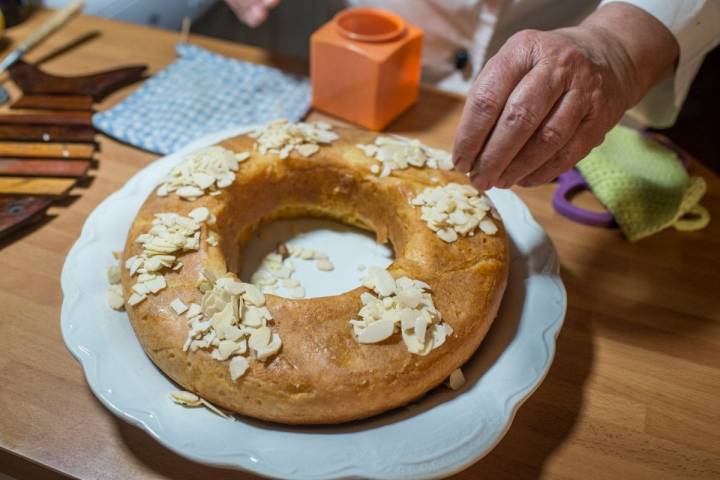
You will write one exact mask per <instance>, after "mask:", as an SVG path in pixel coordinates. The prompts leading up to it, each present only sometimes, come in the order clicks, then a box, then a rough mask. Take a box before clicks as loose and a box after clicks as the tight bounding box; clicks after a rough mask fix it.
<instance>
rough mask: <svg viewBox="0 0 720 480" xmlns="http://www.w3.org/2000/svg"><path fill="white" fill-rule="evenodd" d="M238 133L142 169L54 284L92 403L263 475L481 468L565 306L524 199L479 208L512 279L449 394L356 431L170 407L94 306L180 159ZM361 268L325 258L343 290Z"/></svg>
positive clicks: (119, 318)
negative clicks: (492, 226) (506, 250)
mask: <svg viewBox="0 0 720 480" xmlns="http://www.w3.org/2000/svg"><path fill="white" fill-rule="evenodd" d="M247 128H248V127H245V128H244V129H243V128H236V129H231V130H228V131H224V132H220V133H218V134H215V135H212V136H209V137H206V138H203V139H201V140H199V141H197V142H194V143H193V144H192V145H190V146H188V147H187V148H186V149H184V150H183V151H181V152H178V153H177V154H174V155H170V156H168V157H165V158H162V159H160V160H158V161H156V162H154V163H153V164H151V165H149V166H148V167H147V168H145V169H143V170H142V171H141V172H139V173H138V174H137V175H135V176H134V177H133V178H132V179H131V180H130V181H129V182H128V183H127V184H126V185H125V186H124V187H123V188H122V189H121V190H120V191H118V192H115V193H114V194H112V195H110V196H109V197H108V198H107V199H106V200H105V201H103V202H102V203H101V204H100V205H99V206H98V207H97V208H96V209H95V211H93V212H92V214H91V215H90V216H89V217H88V219H87V221H86V222H85V226H84V227H83V230H82V233H81V235H80V238H79V239H78V241H77V242H76V243H75V245H74V246H73V248H72V250H71V251H70V253H69V254H68V256H67V259H66V261H65V265H64V268H63V272H62V288H63V292H64V301H63V305H62V317H61V323H62V333H63V337H64V339H65V343H66V344H67V346H68V348H69V349H70V351H71V352H72V354H73V355H74V356H75V357H76V358H77V359H78V360H79V361H80V363H81V364H82V366H83V369H84V371H85V376H86V378H87V381H88V384H89V385H90V388H91V389H92V391H93V393H95V395H96V396H97V397H98V398H99V399H100V401H102V403H103V404H104V405H105V406H106V407H107V408H109V409H110V410H111V411H112V412H113V413H114V414H116V415H118V416H119V417H120V418H122V419H124V420H126V421H128V422H130V423H132V424H133V425H136V426H138V427H140V428H142V429H144V430H145V431H147V432H148V433H149V434H150V435H152V436H153V437H155V438H156V439H157V440H158V441H159V442H160V443H162V444H163V445H165V446H166V447H168V448H170V449H171V450H173V451H175V452H177V453H178V454H180V455H182V456H185V457H187V458H190V459H192V460H195V461H197V462H201V463H206V464H211V465H216V466H223V467H232V468H238V469H244V470H249V471H252V472H255V473H257V474H261V475H266V476H270V477H278V478H305V479H325V478H339V477H343V478H346V477H361V478H385V479H410V478H412V479H420V478H436V477H440V476H445V475H449V474H451V473H454V472H457V471H459V470H462V469H464V468H466V467H467V466H469V465H470V464H472V463H473V462H475V461H477V460H478V459H480V458H481V457H483V456H484V455H485V454H487V453H488V452H489V451H490V450H491V449H492V448H493V447H494V446H495V445H496V444H497V443H498V442H499V441H500V439H501V438H502V436H503V435H504V434H505V432H506V431H507V429H508V428H509V426H510V423H511V421H512V419H513V416H514V414H515V411H516V410H517V408H518V407H519V406H520V404H522V402H523V401H524V400H525V399H526V398H527V397H528V396H529V395H530V394H531V393H532V392H533V391H534V390H535V388H537V386H538V385H539V384H540V382H541V381H542V379H543V377H544V376H545V374H546V372H547V371H548V368H549V366H550V363H551V361H552V358H553V355H554V352H555V337H556V336H557V333H558V331H559V329H560V327H561V325H562V321H563V318H564V316H565V306H566V297H565V289H564V287H563V284H562V281H561V280H560V277H559V276H558V261H557V256H556V253H555V250H554V248H553V246H552V244H551V242H550V240H549V239H548V237H547V236H546V235H545V233H544V232H543V231H542V229H541V228H540V227H539V226H538V225H537V223H535V221H534V220H533V219H532V217H531V215H530V213H529V211H528V209H527V207H526V206H525V205H524V204H523V203H522V201H521V200H520V199H519V198H518V197H517V196H516V195H515V194H513V193H512V192H510V191H507V190H494V191H491V192H490V193H489V196H490V197H491V199H492V200H493V201H494V202H495V205H496V207H497V209H498V210H499V211H500V214H501V215H502V217H503V219H504V222H505V226H506V228H507V231H508V233H509V235H510V238H511V240H512V241H511V244H512V245H511V246H512V251H511V267H510V280H509V283H508V287H507V292H506V294H505V297H504V301H503V305H502V308H501V311H500V314H499V317H498V319H497V320H496V321H495V323H494V324H493V326H492V328H491V330H490V332H489V334H488V336H487V338H486V339H485V341H484V342H483V344H482V345H481V347H480V349H479V350H478V352H477V353H476V354H475V356H474V357H473V358H472V359H471V360H470V361H469V362H468V364H467V365H466V366H465V367H464V369H463V370H464V372H465V375H466V377H467V379H468V382H467V384H466V386H465V387H464V388H463V389H461V390H460V391H457V392H453V391H450V390H447V389H443V388H441V389H437V390H436V391H433V392H431V393H430V394H429V395H427V396H426V397H425V398H424V399H422V400H421V401H419V402H418V403H416V404H414V405H411V406H409V407H407V408H403V409H398V410H395V411H392V412H389V413H386V414H384V415H381V416H378V417H375V418H372V419H369V420H366V421H360V422H353V423H349V424H345V425H340V426H335V427H311V428H293V427H284V426H279V425H274V424H269V423H263V422H258V421H253V420H249V419H237V420H232V419H222V418H220V417H218V416H216V415H214V414H212V413H210V412H209V411H207V410H204V409H185V408H182V407H180V406H177V405H175V404H173V403H171V402H170V401H169V400H168V398H167V394H168V393H169V392H170V391H173V390H177V389H178V387H177V386H176V385H174V384H173V383H172V382H171V381H170V380H168V378H167V377H165V376H164V375H163V374H162V373H161V372H160V371H159V370H158V369H157V368H156V367H155V366H154V364H153V363H152V362H151V361H150V360H149V359H148V357H147V356H146V355H145V353H144V352H143V350H142V348H141V347H140V344H139V343H138V341H137V339H136V337H135V335H134V333H133V331H132V328H131V327H130V324H129V322H128V320H127V316H126V314H125V313H118V312H113V311H111V310H110V309H109V308H108V307H107V306H106V305H105V290H106V286H107V282H106V279H105V268H106V267H107V266H109V265H110V264H111V263H112V261H113V260H112V257H111V252H112V251H114V250H120V249H121V248H122V245H123V243H124V240H125V235H126V234H127V231H128V228H129V226H130V223H131V221H132V219H133V217H134V216H135V214H136V212H137V210H138V209H139V207H140V205H141V204H142V202H143V201H144V200H145V198H146V196H147V195H148V194H149V193H150V192H151V190H152V189H153V188H154V186H155V185H156V184H157V183H158V181H159V180H160V179H161V178H162V177H163V176H164V175H165V174H166V172H168V171H169V169H170V168H171V167H172V166H173V165H175V164H177V163H178V162H179V161H180V160H181V157H182V156H183V155H184V153H186V152H187V151H190V150H193V149H196V148H199V147H201V146H205V145H211V144H214V143H216V142H218V141H219V140H221V139H223V138H227V137H228V136H231V135H234V134H238V133H241V132H243V131H247ZM321 226H322V225H321ZM317 235H321V236H320V237H318V239H322V238H324V237H322V235H330V236H332V235H345V236H344V237H343V238H344V239H345V240H343V241H342V242H338V241H337V240H338V238H335V237H333V238H335V242H334V243H333V242H332V238H331V241H330V242H329V243H326V244H325V245H323V246H322V247H319V248H321V249H323V250H325V251H328V250H329V253H330V255H331V258H334V257H338V256H342V255H339V254H336V253H334V250H333V249H337V248H341V247H342V244H343V243H344V242H345V241H347V242H359V243H357V245H359V247H358V248H359V249H361V250H363V249H364V251H365V253H363V255H364V257H363V258H364V259H365V260H363V261H367V262H371V263H368V265H369V264H373V263H372V262H375V263H374V264H383V262H386V263H387V262H388V261H389V260H387V259H386V258H385V260H383V258H384V253H383V252H382V251H380V250H375V251H373V248H372V246H371V244H369V243H368V242H367V241H366V239H365V240H364V239H362V238H360V237H362V235H355V234H352V233H351V234H347V233H343V232H342V231H340V232H338V231H332V229H331V230H329V231H328V233H326V234H322V233H317ZM303 238H304V237H303ZM328 238H329V237H328ZM310 240H311V239H310ZM310 240H308V239H307V238H305V239H304V240H303V241H308V242H310ZM310 243H312V242H310ZM362 245H365V246H364V247H363V246H362ZM316 248H317V247H316ZM357 251H358V249H355V250H354V252H357ZM338 252H339V250H338ZM347 257H352V255H347ZM359 261H360V260H352V261H348V262H346V264H345V263H342V262H340V263H338V261H337V260H336V266H337V268H336V270H337V271H338V272H340V273H338V274H343V273H342V272H344V275H345V277H347V278H346V280H345V281H347V282H350V283H349V284H348V285H349V286H352V282H354V281H356V280H354V278H356V276H357V275H358V272H356V271H354V270H353V268H354V266H353V262H355V263H358V262H359ZM298 270H300V269H298ZM348 278H349V280H348ZM343 288H344V287H343ZM341 290H342V288H341ZM308 293H310V294H314V295H316V294H319V293H325V292H308ZM335 293H337V292H335Z"/></svg>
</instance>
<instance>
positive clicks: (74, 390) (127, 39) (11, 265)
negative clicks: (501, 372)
mask: <svg viewBox="0 0 720 480" xmlns="http://www.w3.org/2000/svg"><path fill="white" fill-rule="evenodd" d="M41 18H43V15H40V16H38V17H36V18H32V19H30V20H29V21H28V22H27V23H25V24H23V25H21V26H19V27H15V28H13V29H11V30H10V31H9V35H10V37H11V38H14V39H18V38H22V37H23V36H24V35H26V34H27V32H28V31H30V30H31V29H32V28H34V27H35V26H36V25H37V23H38V22H39V21H40V19H41ZM93 30H99V31H100V32H101V36H100V37H99V38H97V39H96V40H94V41H93V42H89V43H88V44H86V45H82V46H80V47H79V48H77V49H76V50H74V51H73V52H72V55H70V54H68V55H62V56H60V57H57V58H55V59H53V60H52V61H51V62H48V64H47V66H46V68H47V70H48V71H51V72H58V73H64V74H68V75H70V74H79V73H90V72H93V71H97V70H98V69H106V68H113V67H115V66H117V65H123V64H127V63H128V62H143V63H147V64H149V65H150V67H151V71H157V70H158V69H160V68H162V67H164V66H166V65H167V64H168V63H170V62H171V61H173V59H174V58H175V53H174V52H175V51H174V46H175V43H176V42H177V39H178V36H177V34H176V33H173V32H166V31H160V30H152V29H149V28H146V27H142V26H136V25H129V24H124V23H122V24H121V23H115V22H111V21H107V20H103V19H99V18H94V17H79V18H77V19H75V20H73V21H72V22H71V23H70V24H68V26H67V27H66V28H65V29H63V30H61V31H59V32H57V33H56V34H55V35H53V36H52V37H51V38H49V39H48V40H47V41H46V42H45V43H43V44H42V45H40V46H39V47H38V48H37V50H34V51H33V52H31V53H30V54H29V55H28V57H29V59H30V61H34V59H36V58H41V57H42V56H43V55H46V54H47V52H49V51H52V50H54V49H55V48H58V47H59V46H61V45H63V44H65V43H68V42H71V41H72V40H74V39H75V38H77V37H78V36H80V35H82V34H85V33H86V32H88V31H93ZM191 39H192V41H193V43H196V44H199V45H201V46H204V47H207V48H210V49H212V50H214V51H216V52H218V53H221V54H225V55H230V56H233V57H236V58H241V59H244V60H247V61H252V62H257V63H265V64H273V65H277V66H282V67H286V68H288V69H289V70H292V71H295V72H297V71H302V65H300V66H299V67H298V64H297V63H291V62H286V61H282V60H279V59H277V58H273V57H270V56H268V55H267V54H266V53H265V52H263V51H261V50H257V49H251V48H247V47H243V46H241V45H238V44H231V43H226V42H221V41H217V40H211V39H207V38H202V37H191ZM99 52H102V53H99ZM132 88H134V86H133V87H132ZM129 90H130V89H125V90H123V91H122V92H118V93H116V94H113V95H111V96H110V97H109V98H108V99H107V101H106V102H103V104H102V105H101V106H100V107H99V108H100V109H101V110H102V109H104V108H107V107H109V106H110V105H112V104H113V103H114V102H116V101H118V100H119V99H120V98H122V97H124V96H125V95H127V94H128V92H129ZM462 101H463V99H462V98H459V97H454V96H451V95H447V94H442V93H437V92H435V91H433V90H429V89H423V90H422V91H421V94H420V98H419V101H418V104H417V105H415V106H414V107H412V108H411V109H410V110H409V111H408V112H406V113H405V114H404V115H403V116H401V117H400V118H399V119H398V120H397V121H396V122H394V123H392V124H391V125H390V127H389V129H388V131H390V132H393V133H398V134H402V135H408V136H413V137H418V138H420V139H422V140H423V141H425V142H427V143H428V144H430V145H432V146H436V147H442V148H449V147H450V146H451V145H452V136H453V133H454V129H455V126H456V125H457V122H458V119H459V117H460V113H461V111H462V105H463V103H462ZM311 118H312V119H320V118H324V117H322V116H321V115H317V114H312V115H311ZM100 143H101V146H102V152H101V153H100V154H99V157H100V159H101V161H100V168H99V169H98V171H97V178H96V179H95V181H94V182H93V184H92V185H91V187H90V188H88V189H86V190H83V194H82V195H81V196H80V197H79V198H78V199H77V201H75V202H74V203H72V204H71V205H70V206H68V207H63V208H57V207H52V208H51V209H50V211H49V213H50V214H51V215H56V217H55V218H53V219H52V220H51V221H49V222H47V223H46V224H44V225H42V227H41V228H38V229H36V230H33V231H32V232H29V233H28V234H26V235H25V236H24V237H23V238H22V239H21V240H20V241H15V242H13V243H11V244H8V245H5V246H4V248H2V249H1V250H0V272H1V273H0V312H1V313H0V385H1V386H2V387H0V407H2V408H0V447H2V448H3V449H5V450H6V451H9V452H12V453H14V454H15V455H18V456H19V457H24V458H26V459H28V463H30V462H35V463H37V464H40V465H44V466H46V468H47V469H48V471H50V470H51V469H54V470H57V471H60V472H63V473H65V474H68V475H72V476H74V477H79V478H87V479H94V478H103V479H113V480H114V479H118V480H119V479H122V480H125V479H130V478H132V479H135V478H143V479H160V478H161V479H180V480H184V479H188V480H189V479H197V478H222V479H250V478H255V477H254V476H252V475H249V474H244V473H240V472H233V471H230V470H226V469H218V468H210V467H206V466H203V465H199V464H196V463H194V462H191V461H189V460H186V459H183V458H181V457H179V456H177V455H175V454H173V453H172V452H170V451H169V450H167V449H165V448H164V447H162V446H160V444H158V443H157V442H156V441H155V440H153V439H152V438H151V437H150V436H149V435H147V434H145V433H144V432H142V431H140V430H138V429H137V428H135V427H133V426H130V425H128V424H127V423H125V422H124V421H122V420H119V419H117V418H116V417H115V416H114V415H112V414H111V413H110V412H109V411H108V410H107V409H105V407H103V406H102V405H101V404H100V402H98V401H97V400H96V399H95V397H94V396H93V394H92V393H91V392H90V391H89V389H88V387H87V384H86V382H85V379H84V377H83V374H82V371H81V369H80V366H79V364H78V363H77V362H76V361H75V359H74V358H73V357H72V356H71V355H70V354H69V353H68V351H67V349H66V348H65V346H64V344H63V341H62V338H61V336H60V328H59V318H60V305H61V303H62V293H61V291H60V281H59V278H60V271H61V269H62V265H63V261H64V259H65V256H66V254H67V252H68V250H69V249H70V247H71V246H72V244H73V242H75V240H76V239H77V238H78V235H79V233H80V230H81V228H82V224H83V222H84V221H85V219H86V218H87V216H88V215H89V214H90V212H91V211H92V210H93V209H94V208H95V207H96V206H97V205H98V204H99V203H100V202H101V201H102V200H104V199H105V198H106V197H107V196H108V195H109V194H110V193H112V192H114V191H116V190H117V189H119V188H120V187H122V185H123V184H124V183H125V182H126V181H127V180H128V179H129V178H130V177H131V176H132V175H134V174H135V173H136V172H137V171H138V170H139V169H140V168H142V167H144V166H146V165H148V164H149V163H150V162H152V161H153V159H155V158H156V157H154V156H152V155H150V154H148V153H145V152H141V151H139V150H136V149H132V148H128V147H127V146H125V145H122V144H119V143H117V142H115V141H113V140H110V139H107V138H104V137H102V138H101V140H100ZM691 171H692V173H694V174H700V175H703V176H704V177H705V179H706V180H707V183H708V193H707V195H706V198H705V199H704V200H703V204H704V205H705V206H706V207H708V208H709V209H710V211H711V214H713V215H714V220H713V221H712V222H711V223H710V226H709V227H708V228H707V229H706V230H704V231H700V232H693V233H679V232H676V231H674V230H667V231H664V232H661V233H659V234H657V235H654V236H652V237H650V238H647V239H644V240H641V241H640V242H638V243H635V244H631V243H628V242H627V241H626V240H624V239H623V237H622V236H621V235H620V234H619V233H618V232H617V231H616V230H603V229H593V228H590V227H585V226H582V225H577V224H574V223H571V222H570V221H568V220H566V219H564V218H563V217H561V216H559V215H557V214H556V213H555V212H554V211H553V210H552V208H551V206H550V199H551V197H552V192H553V191H554V188H555V187H554V186H553V185H546V186H543V187H539V188H532V189H517V190H516V192H517V193H518V195H520V197H521V198H522V199H523V200H524V201H525V202H526V203H527V205H528V206H529V208H530V210H531V211H532V213H533V215H534V216H535V217H536V219H537V220H538V222H539V223H540V224H541V225H542V226H543V228H545V230H546V231H547V232H548V234H549V235H550V237H551V238H552V240H553V242H554V243H555V245H556V247H557V249H558V251H559V254H560V260H561V270H562V276H563V280H564V282H565V285H566V287H567V290H568V311H567V318H566V320H565V325H564V327H563V329H562V331H561V332H560V335H559V338H558V343H557V352H556V357H555V360H554V362H553V366H552V368H551V369H550V372H549V373H548V375H547V377H546V378H545V380H544V382H543V383H542V385H541V386H540V388H538V390H537V391H536V392H535V393H534V394H533V395H532V396H531V397H530V398H529V399H528V401H527V402H526V403H525V404H524V405H523V406H522V407H521V408H520V409H519V411H518V412H517V415H516V417H515V420H514V423H513V425H512V426H511V427H510V430H509V431H508V433H507V435H506V436H505V438H504V439H503V440H502V441H501V442H500V443H499V444H498V446H497V447H496V448H495V449H494V450H493V451H492V452H490V454H489V455H488V456H487V457H485V458H484V459H482V460H481V461H479V462H478V463H476V464H475V465H473V466H471V467H470V468H468V469H467V470H466V471H464V472H461V473H459V474H457V475H456V476H455V477H454V478H457V479H463V480H475V479H478V478H483V479H501V480H502V479H513V480H515V479H536V478H545V479H593V480H595V479H600V480H604V479H608V480H618V479H623V480H625V479H647V478H653V479H693V478H694V479H711V478H720V407H719V406H718V404H719V402H718V398H719V397H720V295H718V285H720V255H718V253H717V252H719V251H720V221H718V219H720V180H718V178H717V177H716V176H714V175H712V174H711V173H709V172H708V170H706V169H705V168H703V167H702V166H699V165H697V164H693V166H692V167H691ZM117 247H118V248H120V247H121V245H118V246H117ZM110 261H111V260H110V258H108V259H98V262H99V264H100V263H101V262H107V264H109V263H110ZM103 265H104V264H103ZM98 278H100V277H98ZM28 326H31V328H28ZM237 441H241V440H237ZM20 478H22V477H20Z"/></svg>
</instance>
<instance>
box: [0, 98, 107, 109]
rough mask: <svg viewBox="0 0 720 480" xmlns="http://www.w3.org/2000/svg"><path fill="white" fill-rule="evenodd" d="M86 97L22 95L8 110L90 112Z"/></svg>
mask: <svg viewBox="0 0 720 480" xmlns="http://www.w3.org/2000/svg"><path fill="white" fill-rule="evenodd" d="M92 107H93V99H92V97H90V96H88V95H23V96H22V97H20V98H18V99H17V100H16V101H15V103H13V104H12V105H11V106H10V108H11V109H14V110H18V109H26V110H85V111H92Z"/></svg>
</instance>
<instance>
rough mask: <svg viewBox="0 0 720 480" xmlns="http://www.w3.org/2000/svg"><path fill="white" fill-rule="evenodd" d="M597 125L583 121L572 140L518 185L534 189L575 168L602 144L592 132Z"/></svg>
mask: <svg viewBox="0 0 720 480" xmlns="http://www.w3.org/2000/svg"><path fill="white" fill-rule="evenodd" d="M595 129H597V125H596V124H595V122H594V121H583V122H582V123H580V126H579V127H578V129H577V131H576V133H575V135H574V136H573V138H572V139H571V140H570V141H569V142H568V143H567V145H565V146H564V147H563V148H561V149H560V150H558V151H557V153H555V155H553V156H552V158H550V160H548V161H547V162H545V163H544V164H542V165H540V166H539V167H538V168H537V169H535V171H533V172H532V173H530V174H529V175H527V176H525V177H524V178H522V179H520V181H519V182H518V185H520V186H522V187H534V186H537V185H542V184H544V183H548V182H549V181H551V180H553V179H554V178H556V177H557V176H558V175H560V174H561V173H563V172H565V171H567V170H568V169H570V168H572V167H573V166H575V164H576V163H578V162H579V161H580V160H582V159H583V158H585V156H587V154H588V153H590V150H592V149H593V148H595V147H596V146H598V145H600V143H602V137H600V138H598V136H597V134H596V133H595V132H594V130H595Z"/></svg>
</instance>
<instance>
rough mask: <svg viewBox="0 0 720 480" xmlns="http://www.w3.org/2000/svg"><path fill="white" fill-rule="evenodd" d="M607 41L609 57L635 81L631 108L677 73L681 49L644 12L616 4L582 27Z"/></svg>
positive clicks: (670, 34)
mask: <svg viewBox="0 0 720 480" xmlns="http://www.w3.org/2000/svg"><path fill="white" fill-rule="evenodd" d="M581 26H582V27H584V28H586V29H587V30H588V32H591V33H592V34H594V35H597V36H598V38H602V39H604V40H605V41H606V43H607V45H608V47H609V48H607V49H606V51H607V54H608V55H612V56H618V57H623V58H617V59H616V61H615V62H613V63H614V64H616V65H622V67H620V68H625V69H627V71H626V72H622V75H621V76H622V77H624V78H628V79H632V80H631V84H630V85H628V86H627V87H628V88H627V94H628V98H627V102H628V104H627V108H630V107H632V106H633V105H635V104H636V103H637V102H639V101H640V100H641V99H642V97H643V96H644V95H645V94H646V93H647V92H648V90H650V88H652V86H653V85H655V84H656V83H657V82H658V81H660V80H662V79H664V78H667V77H669V76H670V75H672V73H673V69H674V67H675V65H676V62H677V60H678V57H679V55H680V47H679V45H678V42H677V40H676V39H675V36H674V35H673V34H672V32H670V30H668V28H667V27H665V25H663V24H662V23H660V22H659V21H658V20H657V19H656V18H655V17H653V16H652V15H650V14H649V13H647V12H645V11H644V10H642V9H640V8H638V7H635V6H633V5H630V4H627V3H622V2H616V3H610V4H608V5H605V6H602V7H601V8H599V9H598V10H597V11H595V12H594V13H593V14H592V15H590V16H589V17H588V18H587V19H586V20H585V21H584V22H583V23H582V24H581Z"/></svg>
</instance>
